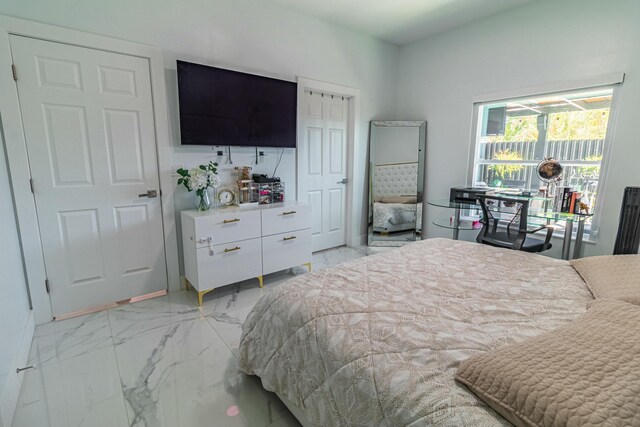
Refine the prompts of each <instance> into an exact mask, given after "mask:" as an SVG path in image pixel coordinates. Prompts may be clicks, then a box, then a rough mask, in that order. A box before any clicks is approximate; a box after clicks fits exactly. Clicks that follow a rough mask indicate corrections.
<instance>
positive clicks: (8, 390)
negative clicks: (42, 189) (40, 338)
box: [0, 123, 34, 426]
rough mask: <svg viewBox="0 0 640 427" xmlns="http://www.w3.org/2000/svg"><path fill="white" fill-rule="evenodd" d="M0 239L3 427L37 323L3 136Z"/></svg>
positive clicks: (10, 414)
mask: <svg viewBox="0 0 640 427" xmlns="http://www.w3.org/2000/svg"><path fill="white" fill-rule="evenodd" d="M1 130H2V126H1V123H0V133H1ZM0 238H1V240H2V244H0V426H3V425H5V426H10V425H11V419H12V418H13V411H14V409H15V403H16V402H17V398H18V392H19V391H20V384H21V382H20V378H21V375H17V374H16V368H18V367H24V365H25V364H26V362H27V356H28V350H29V346H30V344H31V337H32V336H33V330H34V323H33V316H32V315H31V310H30V308H29V299H28V296H27V285H26V281H25V276H24V269H23V264H22V251H21V249H20V241H19V240H18V227H17V224H16V217H15V213H14V209H13V197H12V196H11V187H10V186H9V173H8V170H7V162H6V157H5V150H4V141H3V140H2V136H1V134H0Z"/></svg>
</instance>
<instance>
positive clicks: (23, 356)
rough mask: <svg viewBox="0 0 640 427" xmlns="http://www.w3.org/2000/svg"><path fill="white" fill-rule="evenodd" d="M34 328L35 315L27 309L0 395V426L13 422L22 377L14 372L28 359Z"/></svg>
mask: <svg viewBox="0 0 640 427" xmlns="http://www.w3.org/2000/svg"><path fill="white" fill-rule="evenodd" d="M35 329H36V321H35V316H34V314H33V310H31V311H29V317H28V318H27V321H26V322H25V326H24V329H23V333H22V340H21V341H20V345H19V348H18V349H17V351H16V353H15V358H14V359H13V364H12V365H11V371H10V372H9V375H8V379H7V386H6V388H5V390H4V393H3V395H2V399H1V401H2V403H1V404H0V427H2V426H11V425H12V424H13V416H14V415H15V412H16V406H17V404H18V398H19V397H20V390H21V389H22V379H23V378H24V372H21V373H19V374H17V373H15V370H16V368H23V367H25V366H26V364H27V362H28V361H29V352H30V351H31V343H32V342H33V335H34V333H35Z"/></svg>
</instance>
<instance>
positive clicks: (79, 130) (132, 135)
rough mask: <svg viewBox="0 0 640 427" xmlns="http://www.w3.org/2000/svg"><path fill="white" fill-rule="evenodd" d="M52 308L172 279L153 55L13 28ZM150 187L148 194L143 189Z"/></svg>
mask: <svg viewBox="0 0 640 427" xmlns="http://www.w3.org/2000/svg"><path fill="white" fill-rule="evenodd" d="M11 50H12V53H13V58H14V63H15V65H16V69H17V74H18V81H17V85H18V93H19V96H20V108H21V110H22V118H23V124H24V130H25V136H26V141H27V151H28V154H29V164H30V167H31V174H32V177H33V182H34V188H35V200H36V207H37V211H38V221H39V224H40V233H41V237H42V245H43V251H44V256H45V265H46V268H47V276H48V279H49V284H50V289H51V303H52V307H53V313H54V315H60V314H63V313H69V312H73V311H77V310H82V309H86V308H90V307H94V306H97V305H102V304H108V303H112V302H115V301H119V300H123V299H128V298H131V297H134V296H137V295H142V294H146V293H150V292H155V291H158V290H162V289H166V288H167V276H166V266H165V257H164V239H163V230H162V216H161V208H160V198H159V197H144V195H145V194H147V191H148V190H156V191H158V193H159V180H158V166H157V159H156V148H155V147H156V146H155V131H154V118H153V106H152V99H151V82H150V75H149V63H148V61H147V60H146V59H143V58H138V57H133V56H128V55H120V54H115V53H110V52H105V51H100V50H94V49H87V48H82V47H77V46H70V45H65V44H60V43H54V42H48V41H43V40H37V39H32V38H27V37H20V36H11ZM141 196H142V197H141Z"/></svg>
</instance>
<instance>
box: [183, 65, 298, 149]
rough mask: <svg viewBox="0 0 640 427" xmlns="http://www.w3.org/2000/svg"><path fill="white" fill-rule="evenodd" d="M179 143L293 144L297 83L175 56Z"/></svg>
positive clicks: (223, 144)
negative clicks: (180, 59) (207, 64)
mask: <svg viewBox="0 0 640 427" xmlns="http://www.w3.org/2000/svg"><path fill="white" fill-rule="evenodd" d="M177 69H178V98H179V105H180V136H181V144H182V145H206V146H239V147H276V148H289V147H290V148H294V147H295V146H296V116H297V84H296V83H294V82H289V81H285V80H278V79H273V78H269V77H263V76H257V75H253V74H247V73H241V72H238V71H231V70H225V69H223V68H216V67H209V66H206V65H200V64H193V63H190V62H185V61H177Z"/></svg>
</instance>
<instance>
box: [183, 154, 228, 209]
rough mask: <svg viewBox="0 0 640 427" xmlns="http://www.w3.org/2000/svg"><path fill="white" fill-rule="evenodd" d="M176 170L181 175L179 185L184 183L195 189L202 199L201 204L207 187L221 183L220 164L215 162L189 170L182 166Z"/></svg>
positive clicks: (189, 189)
mask: <svg viewBox="0 0 640 427" xmlns="http://www.w3.org/2000/svg"><path fill="white" fill-rule="evenodd" d="M176 172H178V175H180V178H178V185H184V187H185V188H186V189H187V190H188V191H195V192H196V195H197V196H198V197H199V198H200V200H201V203H200V204H201V205H202V204H203V202H204V198H205V196H206V192H207V188H209V187H213V188H218V187H219V186H220V183H221V182H220V177H219V176H218V164H217V163H214V162H209V163H208V164H206V165H200V166H198V167H197V168H192V169H188V170H187V169H182V168H180V169H178V170H177V171H176Z"/></svg>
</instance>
